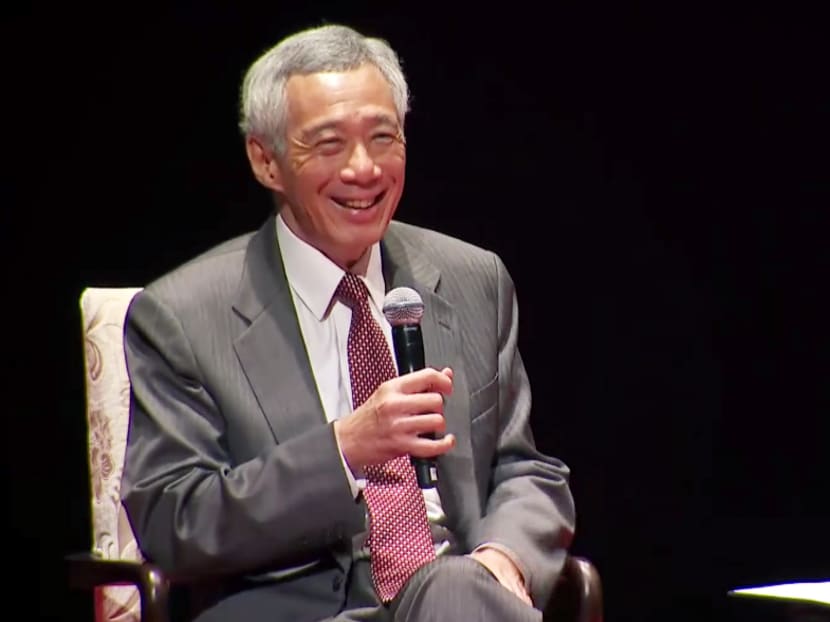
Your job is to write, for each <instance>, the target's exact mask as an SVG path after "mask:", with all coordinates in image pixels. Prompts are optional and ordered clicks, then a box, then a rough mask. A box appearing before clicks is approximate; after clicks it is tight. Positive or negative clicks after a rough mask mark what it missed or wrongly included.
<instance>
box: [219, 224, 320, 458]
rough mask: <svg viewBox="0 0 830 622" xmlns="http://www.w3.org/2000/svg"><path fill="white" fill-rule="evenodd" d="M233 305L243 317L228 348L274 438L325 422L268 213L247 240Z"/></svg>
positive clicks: (295, 433)
mask: <svg viewBox="0 0 830 622" xmlns="http://www.w3.org/2000/svg"><path fill="white" fill-rule="evenodd" d="M234 310H235V311H236V312H237V313H239V314H240V315H241V316H242V317H243V318H245V319H246V320H247V321H248V322H249V325H248V327H247V328H246V329H245V330H244V331H243V332H242V333H241V334H240V335H239V336H238V337H237V339H236V341H235V342H234V348H235V349H236V354H237V356H238V357H239V362H240V364H241V366H242V369H243V371H244V372H245V375H246V377H247V378H248V382H249V383H250V385H251V388H252V389H253V391H254V394H255V395H256V397H257V400H258V401H259V405H260V407H261V408H262V410H263V412H264V413H265V417H266V418H267V420H268V423H269V425H270V426H271V430H272V432H273V434H274V438H275V439H276V440H277V441H280V442H281V441H285V440H286V439H288V438H291V437H292V436H297V435H299V434H302V433H304V432H306V431H307V430H309V429H311V428H313V427H315V426H318V425H321V424H325V421H326V419H325V414H324V412H323V406H322V404H321V403H320V397H319V395H318V393H317V385H316V383H315V381H314V375H313V373H312V371H311V365H310V363H309V360H308V356H307V354H306V350H305V343H304V341H303V337H302V333H301V332H300V325H299V323H298V321H297V316H296V314H295V313H294V301H293V299H292V297H291V291H290V289H289V286H288V281H287V280H286V277H285V269H284V267H283V264H282V258H281V256H280V253H279V248H278V246H277V236H276V229H275V221H274V217H273V216H272V217H271V218H269V219H268V220H267V221H266V223H265V224H264V225H263V227H262V228H261V229H260V230H259V231H258V232H257V233H256V234H255V235H254V236H253V237H252V239H251V243H250V244H249V246H248V254H247V257H246V273H245V275H244V277H243V279H242V282H241V283H240V287H239V291H238V294H237V300H236V303H235V304H234ZM286 387H289V388H290V390H286Z"/></svg>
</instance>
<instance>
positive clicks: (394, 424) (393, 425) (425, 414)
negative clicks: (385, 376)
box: [334, 368, 455, 475]
mask: <svg viewBox="0 0 830 622" xmlns="http://www.w3.org/2000/svg"><path fill="white" fill-rule="evenodd" d="M450 393H452V370H450V369H449V368H444V369H442V370H441V371H438V370H436V369H432V368H426V369H421V370H418V371H415V372H412V373H410V374H405V375H403V376H399V377H397V378H393V379H392V380H388V381H386V382H384V383H383V384H381V385H380V386H379V387H378V388H377V390H376V391H375V392H374V393H372V395H370V396H369V399H367V400H366V402H365V403H364V404H363V405H362V406H360V407H359V408H357V409H356V410H355V411H354V412H353V413H351V414H350V415H347V416H346V417H343V418H342V419H338V420H337V421H335V422H334V433H335V435H336V436H337V442H338V443H339V445H340V451H341V452H343V457H344V458H345V460H346V463H347V464H348V465H349V468H350V469H351V470H352V473H353V474H355V475H357V474H359V473H360V472H362V471H363V468H364V467H365V466H367V465H370V464H381V463H383V462H386V461H388V460H391V459H392V458H396V457H398V456H401V455H403V454H409V455H412V456H415V457H416V458H432V457H434V456H440V455H441V454H445V453H447V452H448V451H449V450H450V449H452V448H453V447H454V446H455V437H454V436H453V435H452V434H448V435H447V436H445V437H443V438H439V439H435V440H433V439H428V438H421V437H420V435H421V434H425V433H429V432H432V433H435V434H441V433H443V432H444V430H445V428H446V424H445V421H444V396H445V395H450Z"/></svg>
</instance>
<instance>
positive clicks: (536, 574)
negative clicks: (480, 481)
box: [472, 257, 575, 606]
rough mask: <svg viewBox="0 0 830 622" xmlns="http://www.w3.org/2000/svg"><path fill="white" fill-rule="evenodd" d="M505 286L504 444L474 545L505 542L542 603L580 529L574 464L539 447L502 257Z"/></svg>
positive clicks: (501, 291) (501, 315)
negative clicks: (571, 467) (572, 472)
mask: <svg viewBox="0 0 830 622" xmlns="http://www.w3.org/2000/svg"><path fill="white" fill-rule="evenodd" d="M495 263H496V273H497V292H498V329H497V330H498V374H499V382H498V391H499V395H498V417H497V425H498V427H499V430H498V443H497V448H496V455H495V457H494V463H493V467H492V473H491V479H490V482H491V484H490V491H489V497H488V499H487V502H486V506H485V511H484V516H483V517H482V519H481V520H480V521H478V523H477V524H476V525H475V528H474V529H473V534H472V543H473V545H474V546H475V545H478V544H482V543H488V542H490V543H498V544H500V545H502V546H503V547H506V548H507V549H508V550H509V551H511V552H512V553H513V555H512V556H511V557H513V559H514V561H516V562H517V565H518V566H519V569H520V570H521V572H522V574H523V575H524V578H525V582H526V585H527V588H528V591H529V592H530V594H531V598H532V599H533V602H534V603H536V604H537V606H540V605H543V604H544V603H545V602H547V600H548V598H549V597H550V592H551V588H552V587H553V585H554V583H555V581H556V579H557V577H558V576H559V573H560V572H561V570H562V566H563V564H564V561H565V555H566V552H567V547H568V546H569V545H570V542H571V540H572V538H573V532H574V522H575V514H574V503H573V498H572V495H571V491H570V488H569V484H568V478H569V475H570V472H569V469H568V467H567V466H566V465H565V464H564V463H563V462H562V461H560V460H558V459H556V458H552V457H549V456H546V455H544V454H542V453H541V452H539V451H538V450H537V448H536V445H535V441H534V438H533V433H532V431H531V428H530V422H529V417H530V405H531V399H530V398H531V396H530V386H529V382H528V377H527V374H526V372H525V368H524V364H523V363H522V359H521V355H520V353H519V350H518V344H517V340H518V305H517V300H516V294H515V290H514V286H513V282H512V279H511V278H510V275H509V274H508V272H507V270H506V268H505V267H504V264H503V263H502V262H501V260H500V259H499V258H498V257H496V258H495Z"/></svg>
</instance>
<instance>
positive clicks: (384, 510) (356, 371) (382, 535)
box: [335, 272, 435, 602]
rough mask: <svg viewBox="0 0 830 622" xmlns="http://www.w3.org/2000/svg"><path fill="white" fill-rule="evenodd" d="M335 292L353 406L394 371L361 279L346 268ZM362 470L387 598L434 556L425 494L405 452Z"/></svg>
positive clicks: (375, 561)
mask: <svg viewBox="0 0 830 622" xmlns="http://www.w3.org/2000/svg"><path fill="white" fill-rule="evenodd" d="M335 296H337V297H338V298H339V299H340V300H341V301H343V303H344V304H346V305H348V306H349V307H351V309H352V321H351V326H350V328H349V342H348V356H349V375H350V377H351V383H352V404H353V406H354V408H357V407H358V406H360V405H361V404H363V402H365V401H366V399H367V398H368V397H369V396H370V395H371V394H372V393H373V392H374V391H375V389H377V387H378V386H379V385H380V384H381V383H382V382H384V381H386V380H389V379H390V378H394V377H395V376H396V375H397V374H396V372H395V365H394V363H393V361H392V354H391V352H390V351H389V345H388V343H387V342H386V338H385V337H384V335H383V331H382V330H381V328H380V326H379V325H378V324H377V322H376V321H375V319H374V318H373V317H372V312H371V310H370V309H369V301H368V291H367V290H366V286H365V285H364V284H363V282H362V281H361V280H360V279H359V278H358V277H357V276H355V275H354V274H351V273H348V272H347V273H346V275H345V276H344V277H343V280H342V281H340V285H339V286H338V287H337V291H336V292H335ZM365 471H366V489H365V490H364V491H363V496H364V498H365V499H366V505H367V506H368V507H369V539H368V544H369V553H370V556H371V567H372V579H373V581H374V583H375V590H376V591H377V593H378V596H379V597H380V599H381V600H382V601H383V602H389V601H390V600H392V599H393V598H394V597H395V594H397V593H398V590H400V588H401V586H403V584H404V583H406V581H407V580H408V579H409V577H410V576H412V574H413V573H414V572H415V571H416V570H417V569H418V568H420V567H421V566H422V565H424V564H425V563H427V562H429V561H431V560H433V559H435V550H434V548H433V545H432V537H431V535H430V531H429V523H428V521H427V514H426V505H425V503H424V496H423V493H422V492H421V489H420V488H418V483H417V480H416V478H415V470H414V469H413V468H412V464H411V462H410V460H409V456H406V455H404V456H398V457H397V458H395V459H393V460H390V461H389V462H386V463H384V464H378V465H370V466H367V467H366V469H365Z"/></svg>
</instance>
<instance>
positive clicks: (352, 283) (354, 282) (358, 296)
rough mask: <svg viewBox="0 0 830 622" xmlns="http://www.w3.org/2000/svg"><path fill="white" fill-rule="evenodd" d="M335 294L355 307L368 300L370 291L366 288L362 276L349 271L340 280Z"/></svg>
mask: <svg viewBox="0 0 830 622" xmlns="http://www.w3.org/2000/svg"><path fill="white" fill-rule="evenodd" d="M334 295H335V296H336V297H337V298H339V299H340V300H342V301H343V302H344V303H345V304H347V305H348V306H349V307H351V308H352V309H354V308H355V307H360V305H362V304H363V303H364V302H365V301H366V300H367V298H368V297H369V291H368V290H367V289H366V285H365V284H364V283H363V281H361V280H360V277H358V276H357V275H356V274H352V273H351V272H347V273H346V274H345V275H344V276H343V278H342V279H341V280H340V284H339V285H338V286H337V291H335V292H334Z"/></svg>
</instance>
